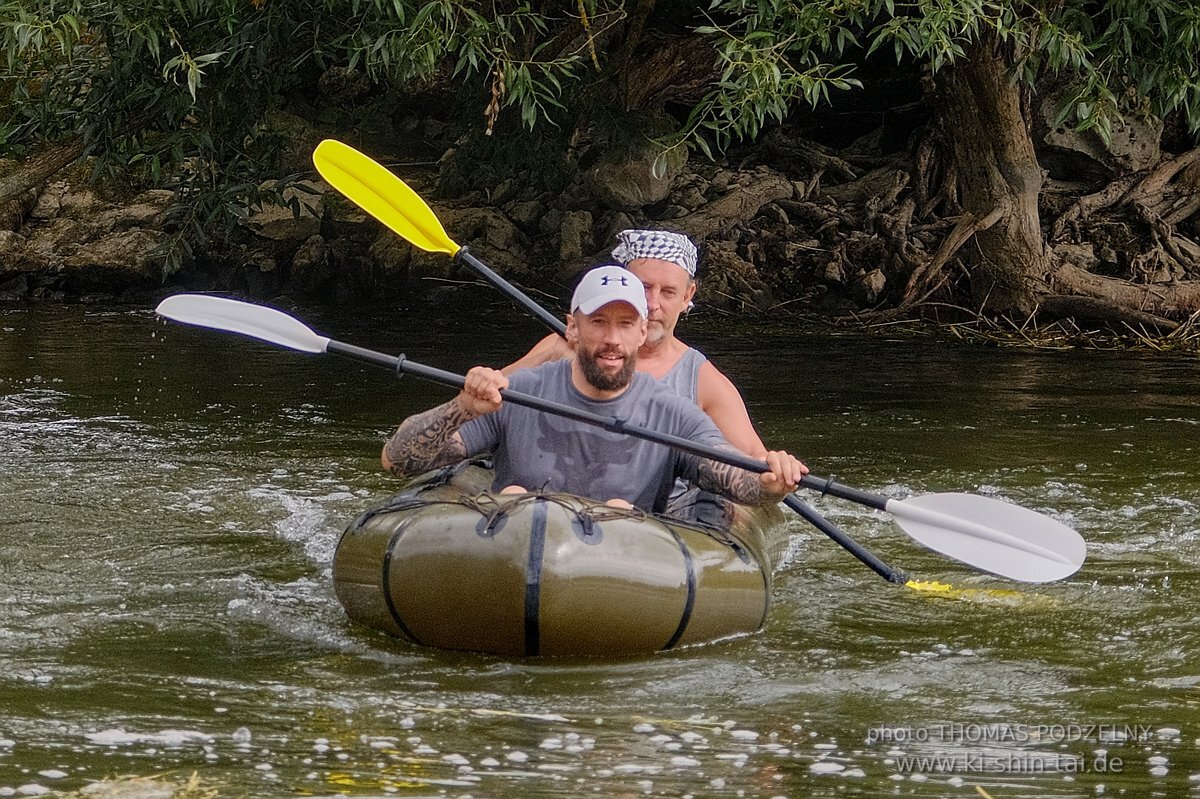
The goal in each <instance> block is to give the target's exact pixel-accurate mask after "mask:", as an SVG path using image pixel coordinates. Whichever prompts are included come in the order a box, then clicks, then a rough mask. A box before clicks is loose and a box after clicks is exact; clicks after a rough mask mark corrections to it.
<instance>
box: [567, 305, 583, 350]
mask: <svg viewBox="0 0 1200 799" xmlns="http://www.w3.org/2000/svg"><path fill="white" fill-rule="evenodd" d="M564 338H565V339H566V340H567V344H568V345H570V347H571V348H572V349H574V348H575V343H576V342H577V341H579V326H578V324H577V323H576V321H575V314H573V313H572V314H567V332H566V334H565V335H564Z"/></svg>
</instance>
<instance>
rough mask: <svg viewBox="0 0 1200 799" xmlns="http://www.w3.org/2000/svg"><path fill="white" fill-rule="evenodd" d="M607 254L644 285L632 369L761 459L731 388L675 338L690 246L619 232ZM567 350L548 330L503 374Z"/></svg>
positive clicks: (664, 235)
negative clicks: (642, 330)
mask: <svg viewBox="0 0 1200 799" xmlns="http://www.w3.org/2000/svg"><path fill="white" fill-rule="evenodd" d="M613 258H614V259H616V260H617V261H618V262H620V263H621V264H623V265H624V266H625V268H626V269H628V270H629V271H631V272H633V273H634V274H635V275H637V277H638V278H639V279H640V280H641V281H642V284H643V285H644V286H645V287H646V303H647V312H648V321H649V326H648V330H647V334H646V341H645V342H644V343H643V344H642V346H641V347H640V348H639V349H638V365H637V369H638V371H640V372H646V373H647V374H649V375H650V376H651V377H653V378H655V379H656V380H660V381H662V382H665V383H666V384H667V385H668V386H670V387H671V389H672V390H674V391H675V393H677V394H679V395H680V396H682V397H686V398H687V399H690V400H692V401H693V402H695V403H696V404H697V405H699V406H700V408H701V409H702V410H703V411H704V412H705V413H707V414H708V415H709V416H710V417H711V418H712V420H713V422H714V423H715V424H716V426H717V428H718V429H719V430H720V431H721V433H722V435H724V436H725V438H726V440H727V441H729V443H730V444H732V445H733V446H734V447H735V448H737V449H738V450H740V451H741V452H744V453H745V454H747V455H751V456H753V457H756V458H761V457H764V456H765V455H766V452H767V448H766V446H764V445H763V442H762V439H761V438H759V437H758V433H757V432H755V430H754V425H753V424H752V423H751V421H750V415H749V414H748V413H747V412H746V404H745V402H744V401H743V400H742V395H741V394H740V393H739V392H738V390H737V387H736V386H734V385H733V383H732V381H730V379H729V378H728V377H726V376H725V375H724V374H722V372H721V371H720V370H719V369H717V368H716V367H715V366H713V364H712V362H711V361H709V360H708V359H707V358H705V357H704V354H703V353H701V352H700V351H699V350H696V349H693V348H692V347H689V346H688V345H687V344H684V343H683V342H682V341H680V340H679V339H678V338H676V337H675V326H676V324H678V322H679V317H680V316H681V315H682V314H683V313H685V312H686V311H688V310H691V308H692V306H693V303H692V298H693V297H695V295H696V266H697V262H698V256H697V251H696V245H695V244H693V243H692V240H691V239H690V238H688V237H687V236H685V235H683V234H682V233H673V232H671V231H666V230H622V231H621V232H620V233H618V234H617V246H616V248H614V249H613ZM573 351H574V348H573V347H572V346H571V345H570V343H569V342H567V341H566V340H564V339H563V338H562V337H561V336H558V335H554V334H551V335H549V336H547V337H546V338H544V339H542V340H541V341H540V342H538V343H537V344H536V345H535V346H534V348H533V349H532V350H530V351H529V353H528V354H526V355H525V356H524V357H522V358H521V359H520V360H518V361H516V362H514V363H512V364H510V365H509V366H506V367H505V368H504V373H505V374H509V375H511V374H512V373H513V372H515V371H517V370H518V369H526V368H529V367H531V366H537V365H538V364H542V363H545V362H547V361H550V360H555V359H557V358H568V357H570V356H571V355H572V353H573Z"/></svg>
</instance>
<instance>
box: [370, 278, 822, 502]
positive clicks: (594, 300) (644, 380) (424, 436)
mask: <svg viewBox="0 0 1200 799" xmlns="http://www.w3.org/2000/svg"><path fill="white" fill-rule="evenodd" d="M647 317H648V312H647V305H646V289H645V286H643V285H642V282H641V281H640V280H638V278H637V276H636V275H634V274H633V273H632V272H630V271H629V270H626V269H623V268H621V267H617V266H603V267H599V268H597V269H593V270H591V271H590V272H588V273H587V274H586V275H584V277H583V279H582V280H581V281H580V282H579V286H578V287H577V288H576V289H575V293H574V295H573V296H572V298H571V313H570V314H569V315H568V317H567V342H568V343H569V344H570V345H571V347H572V348H573V350H574V353H575V357H574V358H569V359H564V360H557V361H552V362H550V363H546V364H543V365H542V366H538V367H536V368H532V369H523V370H521V371H520V372H518V373H516V374H515V375H513V376H512V379H511V386H512V388H513V389H514V390H517V391H520V392H522V393H525V394H531V395H534V396H539V397H542V398H544V399H547V400H551V401H554V402H558V403H561V404H564V405H569V406H571V407H574V408H580V409H583V410H587V411H590V412H592V413H597V414H600V415H603V416H610V417H618V418H621V419H624V420H625V421H626V422H627V423H631V424H634V425H637V426H639V427H644V428H647V429H651V430H657V431H659V432H663V433H668V434H671V435H675V436H679V437H682V438H687V439H690V440H692V441H696V442H698V443H701V444H706V445H708V446H713V447H719V448H724V449H731V450H732V447H730V445H729V444H728V443H727V442H726V441H725V438H724V437H723V436H722V435H721V433H720V431H719V430H718V429H717V427H716V426H715V425H714V424H713V422H712V420H711V419H709V417H708V416H707V415H706V414H705V413H704V412H703V411H701V410H700V409H699V408H698V407H697V406H696V405H695V404H694V403H692V402H690V401H688V400H686V399H684V398H683V397H680V396H679V395H677V394H676V393H674V392H673V391H671V390H670V389H669V388H667V387H666V386H664V385H662V384H661V383H659V382H658V381H656V380H655V379H654V378H652V377H651V376H650V375H648V374H645V373H643V372H638V371H637V355H638V348H639V347H641V346H642V345H643V344H644V343H645V340H646V334H647ZM509 386H510V380H509V378H508V377H506V376H505V375H504V374H503V373H502V372H499V371H497V370H495V369H489V368H487V367H482V366H477V367H475V368H473V369H471V370H470V371H469V372H468V373H467V376H466V381H465V384H464V386H463V389H462V391H460V392H459V394H458V396H456V397H455V398H454V399H452V400H450V401H449V402H447V403H444V404H442V405H439V406H438V407H436V408H433V409H431V410H429V411H425V412H424V413H420V414H416V415H414V416H411V417H409V418H408V419H406V420H405V421H404V422H403V423H401V425H400V426H399V428H397V430H396V432H395V433H394V434H393V435H392V437H391V438H390V439H388V442H387V443H386V444H385V445H384V448H383V454H382V461H383V466H384V468H385V469H389V470H390V471H392V472H393V473H394V474H400V475H408V474H417V473H420V472H423V471H427V470H429V469H433V468H437V467H440V466H445V465H449V464H451V463H456V462H458V461H460V460H462V459H463V458H466V457H469V456H471V455H476V454H480V453H484V452H491V453H492V454H493V457H494V458H495V464H496V480H495V483H494V489H495V490H502V489H511V488H513V487H518V488H521V489H529V490H539V491H547V492H566V493H570V494H575V495H577V496H582V497H587V498H589V499H594V500H598V501H601V502H603V501H611V500H618V501H621V502H622V503H629V504H631V505H633V506H635V507H637V508H640V509H642V510H645V511H653V512H662V511H663V510H665V508H666V505H667V500H668V498H669V497H670V494H671V489H672V486H673V484H674V481H675V478H676V477H679V478H682V479H684V480H688V481H690V482H693V483H695V484H696V485H698V486H700V487H701V488H703V489H705V490H707V491H712V492H713V493H716V494H720V495H722V496H725V497H728V498H729V499H732V500H734V501H735V502H740V503H743V504H750V505H754V504H761V503H765V502H775V501H778V500H779V499H780V498H781V497H782V496H784V495H785V494H786V493H787V492H789V491H791V490H793V489H794V488H795V486H796V484H797V483H798V482H799V480H800V478H801V477H802V476H803V475H804V474H805V473H806V472H807V471H808V470H807V468H806V467H805V466H804V464H802V463H801V462H800V461H799V460H797V459H796V458H794V457H792V456H791V455H790V454H788V453H787V452H784V451H782V450H780V451H773V452H767V453H766V458H765V459H766V461H767V465H768V466H769V467H770V468H771V471H770V472H764V473H763V474H762V475H758V474H754V473H753V472H748V471H745V470H743V469H738V468H735V467H732V466H729V465H726V464H720V463H715V462H713V461H710V460H707V459H705V458H700V457H697V456H695V455H691V454H688V453H683V452H678V451H676V450H674V449H671V448H669V447H666V446H664V445H662V444H656V443H654V442H651V441H646V440H644V439H639V438H633V437H630V436H625V435H622V434H620V433H614V432H611V431H608V430H603V429H600V428H596V427H592V426H590V425H586V424H584V423H582V422H576V421H573V420H567V419H562V418H558V417H551V416H548V415H547V414H544V413H541V412H539V411H535V410H533V409H530V408H524V407H521V406H517V405H513V404H505V403H504V402H503V398H502V396H501V394H500V391H501V389H505V388H508V387H509Z"/></svg>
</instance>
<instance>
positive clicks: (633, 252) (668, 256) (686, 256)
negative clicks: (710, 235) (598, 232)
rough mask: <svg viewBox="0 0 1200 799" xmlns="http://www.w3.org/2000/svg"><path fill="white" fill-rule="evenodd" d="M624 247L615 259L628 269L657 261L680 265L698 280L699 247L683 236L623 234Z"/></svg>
mask: <svg viewBox="0 0 1200 799" xmlns="http://www.w3.org/2000/svg"><path fill="white" fill-rule="evenodd" d="M617 241H619V242H620V243H619V244H617V246H616V247H615V248H614V249H613V252H612V254H613V258H616V259H617V260H618V261H620V262H621V263H622V264H624V265H625V266H629V262H630V261H633V260H636V259H638V258H656V259H658V260H660V261H670V262H671V263H673V264H677V265H678V266H679V267H681V268H682V269H683V270H684V271H685V272H687V273H688V274H689V275H691V276H692V277H695V276H696V260H697V255H696V245H695V244H693V243H692V240H691V239H689V238H688V237H687V236H685V235H683V234H682V233H671V232H670V231H666V230H622V231H621V232H620V233H618V234H617Z"/></svg>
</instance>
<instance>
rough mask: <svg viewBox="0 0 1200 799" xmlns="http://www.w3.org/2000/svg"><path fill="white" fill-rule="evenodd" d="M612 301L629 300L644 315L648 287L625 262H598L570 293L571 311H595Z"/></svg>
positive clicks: (645, 312) (643, 316)
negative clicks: (601, 264)
mask: <svg viewBox="0 0 1200 799" xmlns="http://www.w3.org/2000/svg"><path fill="white" fill-rule="evenodd" d="M610 302H627V303H629V304H630V305H632V306H633V309H634V310H635V311H637V312H638V315H639V316H641V317H642V318H643V319H645V318H646V317H647V316H648V315H649V312H648V311H647V309H646V287H645V286H643V285H642V281H640V280H638V277H637V275H635V274H634V273H633V272H630V271H629V270H627V269H626V268H625V267H623V266H616V265H614V264H609V265H608V266H598V267H596V268H595V269H593V270H591V271H590V272H588V273H587V274H585V275H584V276H583V279H582V280H580V281H579V285H578V286H576V287H575V294H574V295H573V296H572V297H571V313H575V312H576V311H580V312H582V313H585V314H593V313H595V312H596V311H598V310H600V309H601V308H602V307H604V306H605V305H608V304H609V303H610Z"/></svg>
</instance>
